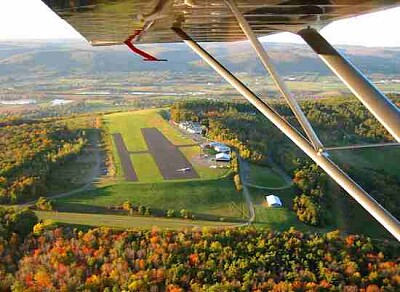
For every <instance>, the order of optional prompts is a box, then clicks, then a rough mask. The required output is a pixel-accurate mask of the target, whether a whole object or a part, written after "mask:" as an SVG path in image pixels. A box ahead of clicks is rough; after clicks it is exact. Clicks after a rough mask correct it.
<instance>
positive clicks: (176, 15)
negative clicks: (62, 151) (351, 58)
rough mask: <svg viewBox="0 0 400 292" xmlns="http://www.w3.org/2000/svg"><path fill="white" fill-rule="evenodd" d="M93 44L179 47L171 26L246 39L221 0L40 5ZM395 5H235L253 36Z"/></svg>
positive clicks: (265, 0)
mask: <svg viewBox="0 0 400 292" xmlns="http://www.w3.org/2000/svg"><path fill="white" fill-rule="evenodd" d="M42 1H43V2H44V3H46V4H47V5H48V6H49V7H50V8H51V9H52V10H53V11H54V12H56V13H57V14H58V15H59V16H60V17H62V18H63V19H64V20H66V21H67V22H68V23H69V24H71V25H72V26H73V27H74V28H75V29H76V30H77V31H78V32H79V33H81V34H82V35H83V36H84V37H85V38H86V39H87V40H88V41H89V42H91V43H92V45H115V44H122V43H123V42H124V41H125V40H126V39H127V38H128V37H129V36H131V35H132V34H134V33H135V32H137V31H140V32H141V33H140V35H139V36H138V37H136V38H135V40H134V42H135V43H173V42H180V41H181V39H180V38H178V37H177V36H176V35H175V34H174V33H173V31H172V30H171V27H179V28H182V29H183V30H185V31H186V32H187V33H188V34H189V35H191V36H192V37H193V38H194V39H195V40H197V41H199V42H228V41H238V40H243V39H244V38H245V37H244V35H243V33H242V31H241V29H240V27H239V25H238V24H237V22H236V21H235V18H234V17H233V15H232V14H231V12H230V10H229V9H228V8H227V6H226V5H225V3H224V1H223V0H42ZM398 4H399V1H382V0H381V1H376V0H375V1H371V0H318V1H310V0H286V1H282V0H238V1H237V6H238V7H239V9H240V11H241V12H242V13H243V15H244V16H245V18H246V19H247V20H248V22H249V23H250V25H251V27H252V29H253V30H254V32H255V33H256V35H257V36H265V35H269V34H272V33H276V32H281V31H298V30H300V29H302V28H305V27H307V26H312V27H317V28H318V27H321V26H324V25H326V24H328V23H329V22H332V21H334V20H337V19H342V18H347V17H351V16H356V15H360V14H365V13H368V12H373V11H377V10H380V9H384V8H389V7H393V6H396V5H398Z"/></svg>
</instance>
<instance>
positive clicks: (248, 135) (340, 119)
mask: <svg viewBox="0 0 400 292" xmlns="http://www.w3.org/2000/svg"><path fill="white" fill-rule="evenodd" d="M393 100H394V101H395V102H396V103H397V104H399V103H400V97H398V96H397V97H394V98H393ZM272 106H273V107H274V109H275V110H276V111H277V112H279V113H280V114H281V115H282V116H283V117H284V118H285V119H286V120H288V121H289V122H290V123H292V124H293V125H294V126H295V127H297V128H298V130H299V131H301V128H300V127H299V125H298V123H297V121H296V119H295V117H294V116H293V114H292V112H291V110H290V108H289V107H288V106H287V105H286V104H285V103H282V102H274V103H273V104H272ZM302 108H303V110H304V112H305V114H306V116H307V117H308V118H309V120H310V121H311V123H312V125H313V126H314V128H315V129H316V131H317V133H318V134H319V136H320V137H321V139H322V141H327V143H329V145H349V144H358V143H365V142H373V143H378V142H387V141H392V138H391V137H390V135H389V134H388V133H387V131H386V130H385V129H384V127H383V126H382V125H381V124H380V123H378V122H377V121H376V120H375V119H374V118H373V117H372V115H371V114H370V113H369V112H368V110H367V109H366V108H365V107H364V106H363V105H362V104H361V103H360V102H358V101H356V100H347V99H324V100H322V101H304V102H302ZM171 119H173V120H174V121H176V122H179V121H183V120H192V121H197V122H200V123H201V124H202V125H203V126H205V127H206V128H207V131H206V135H207V136H208V138H210V139H213V140H217V141H220V142H223V143H226V144H228V145H230V146H232V147H235V148H236V149H238V151H239V153H240V155H241V156H242V157H243V158H245V159H248V160H250V161H251V162H253V163H257V164H266V165H267V164H269V162H272V161H273V162H275V163H278V164H279V165H280V166H281V167H282V168H283V169H284V170H285V171H286V172H287V173H289V174H291V176H292V177H293V179H294V182H295V185H296V192H297V194H296V198H295V200H294V202H293V209H294V211H295V212H296V214H297V217H298V218H299V219H300V220H301V221H303V222H305V223H307V224H311V225H325V224H327V223H329V222H328V221H329V219H328V218H327V216H326V215H327V212H326V207H325V205H324V203H326V193H327V192H328V191H329V190H328V189H327V180H328V179H327V178H326V176H325V174H324V173H323V172H322V171H321V170H320V169H319V168H318V167H317V166H316V165H315V164H314V163H313V162H312V161H311V160H310V159H309V158H308V157H306V156H305V155H304V153H302V152H301V151H300V150H299V149H298V148H297V147H296V146H295V145H294V144H293V143H292V142H291V141H290V140H289V139H288V138H286V137H285V136H284V134H283V133H281V132H280V131H279V130H278V129H277V128H276V127H275V126H273V125H272V124H271V123H270V122H269V121H268V120H267V119H266V118H265V117H264V116H263V115H262V114H260V113H259V112H258V111H257V110H256V109H255V108H254V107H253V106H252V105H250V104H244V103H225V102H224V103H222V102H212V101H190V102H181V103H177V104H175V105H174V106H173V107H172V108H171ZM347 170H348V171H349V172H350V174H352V176H353V177H355V178H356V180H357V181H359V182H362V183H363V184H364V185H366V186H367V187H368V189H369V190H370V191H371V192H372V193H377V194H378V196H379V197H380V199H381V200H380V202H381V203H383V204H384V203H385V202H386V201H388V202H389V203H388V204H389V205H390V208H389V210H391V211H392V212H393V213H394V214H395V215H396V216H399V215H400V204H398V203H396V201H397V202H398V200H396V198H395V197H396V195H397V194H398V188H399V187H400V177H398V178H397V177H394V176H392V175H389V174H388V173H386V172H384V171H383V170H373V169H365V170H362V171H360V172H358V171H353V170H352V169H347ZM371 176H372V177H375V178H378V177H379V179H373V180H372V181H371V180H370V177H371ZM383 190H384V191H385V192H384V191H383ZM384 194H385V195H384ZM386 194H388V195H386Z"/></svg>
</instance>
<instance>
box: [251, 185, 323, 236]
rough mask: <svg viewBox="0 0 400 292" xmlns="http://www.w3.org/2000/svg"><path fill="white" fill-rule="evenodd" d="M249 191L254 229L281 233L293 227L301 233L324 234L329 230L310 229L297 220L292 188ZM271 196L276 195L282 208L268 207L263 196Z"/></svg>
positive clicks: (252, 189) (253, 189)
mask: <svg viewBox="0 0 400 292" xmlns="http://www.w3.org/2000/svg"><path fill="white" fill-rule="evenodd" d="M250 191H251V196H252V199H253V203H254V208H255V213H256V218H255V220H254V225H255V226H256V227H260V228H269V229H272V230H281V231H283V230H287V229H289V228H290V227H295V228H296V229H297V230H301V231H303V232H310V231H311V232H325V231H326V230H328V229H330V228H329V227H327V228H317V227H312V226H309V225H306V224H304V223H302V222H300V221H299V220H298V219H297V217H296V214H295V213H294V212H293V210H292V201H293V198H294V196H295V194H294V189H293V188H288V189H284V190H277V191H262V190H259V189H255V188H250ZM272 194H273V195H277V196H278V197H279V198H280V199H281V201H282V204H283V207H282V208H270V207H268V205H267V203H266V200H265V196H266V195H272Z"/></svg>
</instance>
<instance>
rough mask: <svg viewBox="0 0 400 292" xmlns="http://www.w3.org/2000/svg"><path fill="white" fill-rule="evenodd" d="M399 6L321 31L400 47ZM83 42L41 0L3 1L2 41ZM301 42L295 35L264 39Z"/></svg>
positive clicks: (347, 40) (341, 40)
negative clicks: (69, 40) (60, 40)
mask: <svg viewBox="0 0 400 292" xmlns="http://www.w3.org/2000/svg"><path fill="white" fill-rule="evenodd" d="M399 27H400V7H399V8H394V9H390V10H386V11H382V12H378V13H373V14H369V15H363V16H359V17H355V18H350V19H346V20H341V21H337V22H335V23H332V24H330V25H328V26H327V27H326V28H324V29H323V30H322V34H323V35H324V36H325V37H326V38H327V39H328V40H329V41H330V42H332V43H334V44H353V45H364V46H383V47H394V46H397V47H400V34H399V33H398V28H399ZM60 38H62V39H83V38H82V36H81V35H80V34H79V33H77V32H76V31H75V30H74V29H73V28H72V27H71V26H70V25H68V24H67V23H66V22H65V21H63V20H62V19H60V18H59V17H58V16H57V15H56V14H54V13H53V12H52V11H51V10H50V9H49V8H48V7H47V6H46V5H45V4H43V3H42V2H41V1H40V0H0V39H1V40H10V39H60ZM265 39H266V40H268V41H277V42H279V41H284V42H299V41H300V40H299V38H297V37H296V36H293V35H292V34H279V35H274V36H270V37H266V38H265Z"/></svg>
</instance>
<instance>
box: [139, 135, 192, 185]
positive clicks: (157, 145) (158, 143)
mask: <svg viewBox="0 0 400 292" xmlns="http://www.w3.org/2000/svg"><path fill="white" fill-rule="evenodd" d="M142 134H143V137H144V139H145V140H146V143H147V146H148V149H149V152H150V153H151V155H152V156H153V158H154V160H155V162H156V164H157V166H158V168H159V170H160V173H161V175H162V176H163V177H164V179H191V178H198V177H199V175H198V174H197V172H196V171H195V170H194V169H193V166H192V165H191V164H190V162H189V161H188V160H187V159H186V157H185V156H184V155H183V154H182V152H180V151H179V149H178V148H177V147H176V146H175V145H174V144H172V143H171V142H170V141H169V140H168V139H167V138H166V137H165V136H164V135H163V134H162V133H161V132H160V131H159V130H158V129H157V128H144V129H142ZM186 167H188V168H190V171H186V172H179V171H177V170H178V169H182V168H186Z"/></svg>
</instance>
